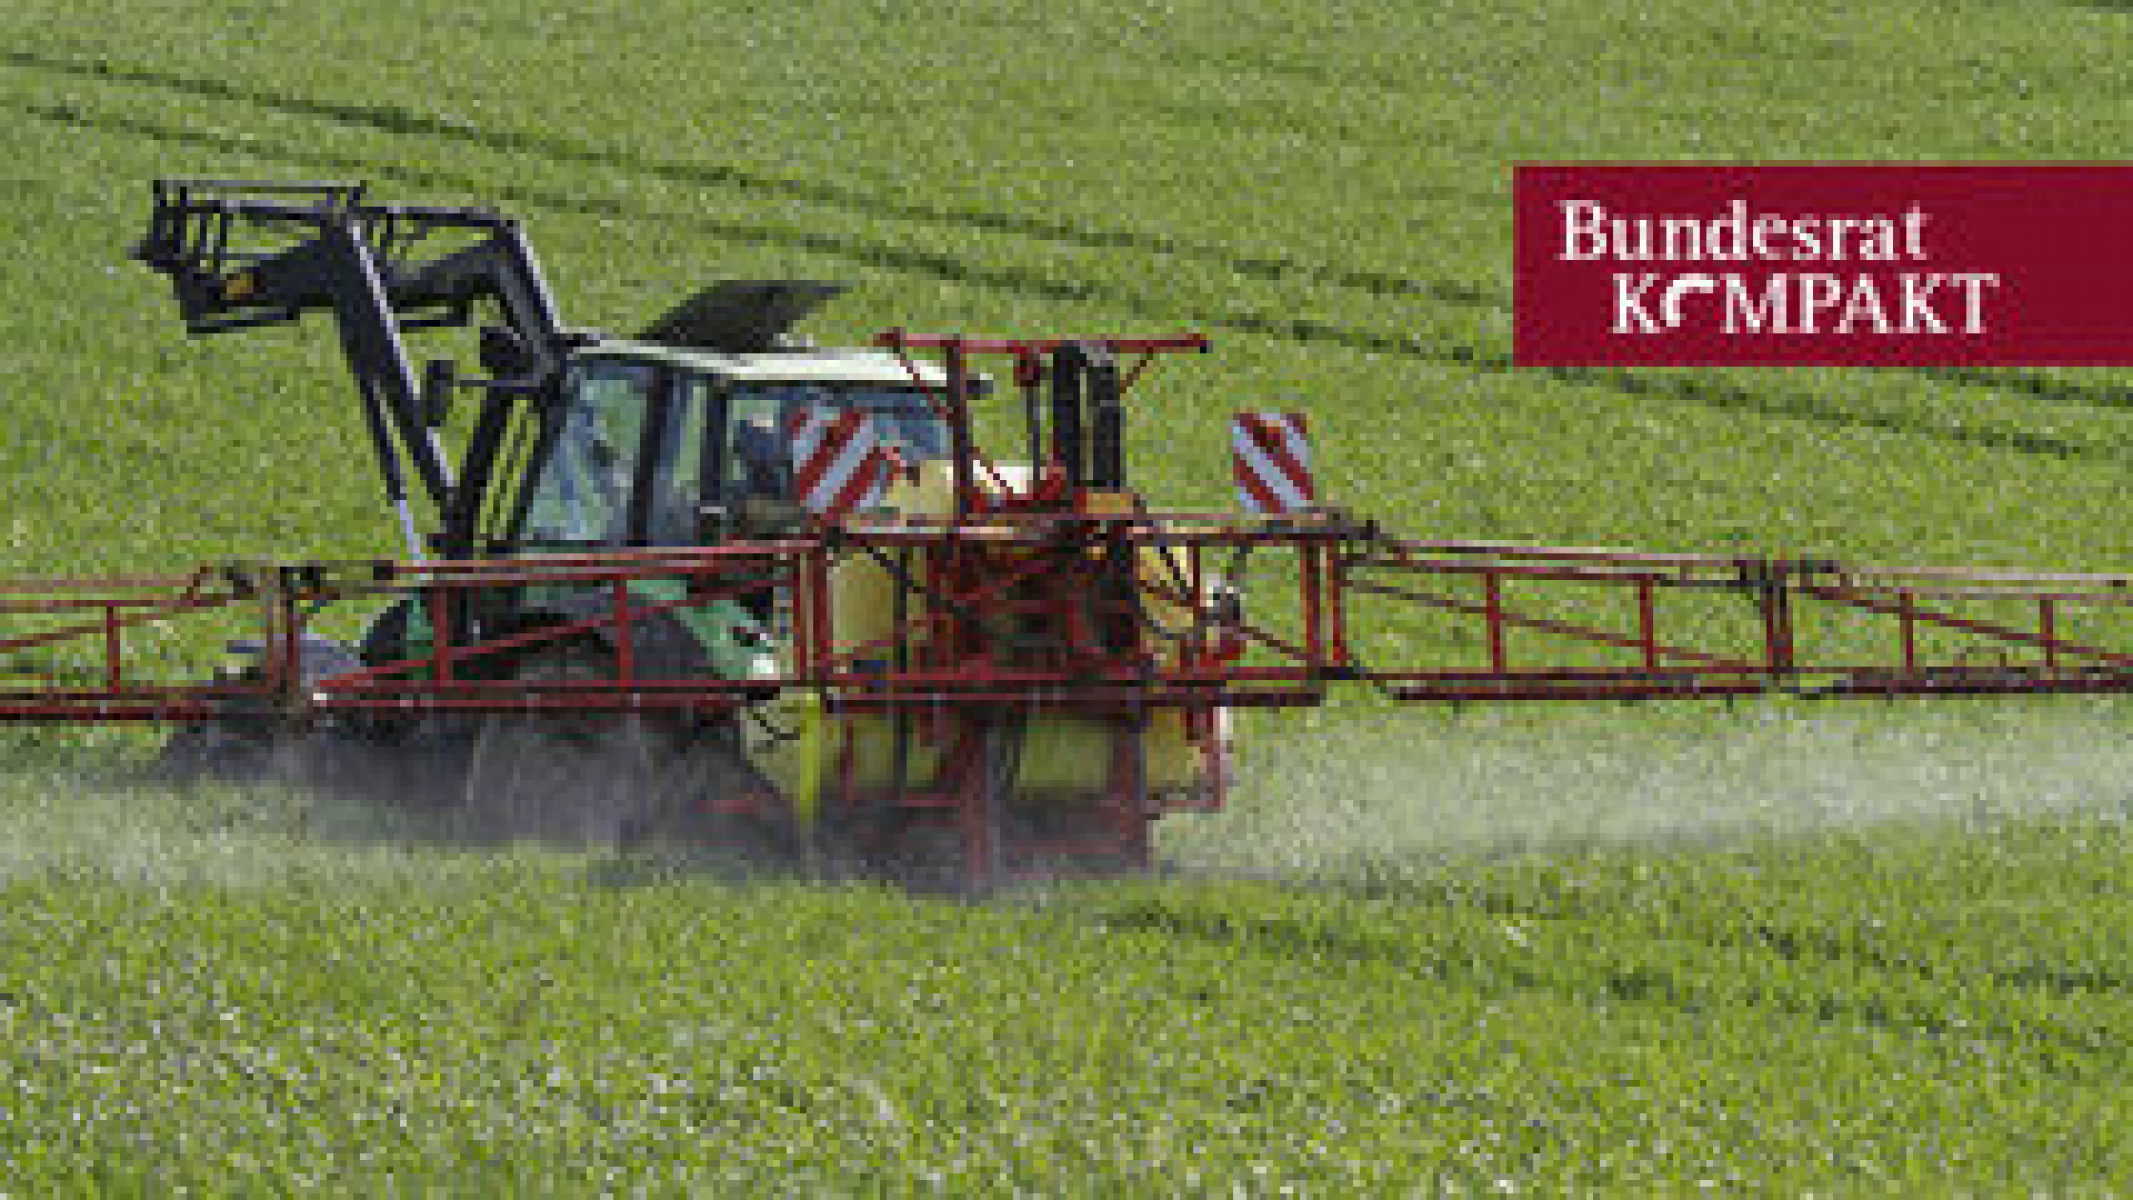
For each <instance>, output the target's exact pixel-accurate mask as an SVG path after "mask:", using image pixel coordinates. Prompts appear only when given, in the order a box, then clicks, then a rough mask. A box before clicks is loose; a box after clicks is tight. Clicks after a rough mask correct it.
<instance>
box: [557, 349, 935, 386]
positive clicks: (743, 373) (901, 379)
mask: <svg viewBox="0 0 2133 1200" xmlns="http://www.w3.org/2000/svg"><path fill="white" fill-rule="evenodd" d="M578 353H579V355H580V356H583V357H601V358H609V357H612V358H635V359H652V360H656V361H659V362H664V363H670V364H672V365H674V366H679V367H687V368H690V369H692V370H697V371H702V372H704V373H705V374H708V375H715V376H718V377H719V378H722V379H730V380H733V381H735V382H740V383H864V384H874V385H900V386H906V387H908V386H911V385H912V384H913V383H917V382H922V383H924V384H925V385H926V386H928V387H944V386H946V384H947V382H948V377H947V374H946V372H944V371H942V370H941V368H940V366H939V365H938V364H936V363H933V362H931V361H927V360H924V359H914V360H913V363H914V364H915V365H916V367H917V368H918V375H917V377H916V379H914V378H913V375H912V371H911V368H909V367H906V366H905V365H904V361H903V360H902V359H899V358H898V357H896V356H895V355H894V354H890V353H888V352H887V351H884V350H867V349H790V350H788V349H779V350H768V351H762V352H758V353H748V354H727V353H721V352H719V351H715V350H699V349H696V348H693V347H683V346H662V345H657V344H655V343H652V342H632V341H624V340H621V339H602V340H601V341H599V342H596V343H594V344H593V345H590V346H587V347H585V348H583V349H582V350H580V351H579V352H578Z"/></svg>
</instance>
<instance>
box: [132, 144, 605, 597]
mask: <svg viewBox="0 0 2133 1200" xmlns="http://www.w3.org/2000/svg"><path fill="white" fill-rule="evenodd" d="M440 231H442V232H447V233H456V234H458V235H460V237H461V238H462V239H471V240H466V241H465V244H462V245H460V246H459V247H457V248H455V249H451V250H449V251H447V252H444V253H441V254H437V255H435V256H433V257H429V258H426V259H424V258H417V257H416V256H415V255H414V253H413V251H414V248H415V246H416V244H417V243H418V242H420V241H422V240H423V239H424V238H426V237H428V236H429V235H431V234H433V233H437V232H440ZM135 257H137V258H139V259H140V260H141V261H143V262H145V263H147V264H148V265H149V266H150V267H151V268H152V269H154V270H156V271H158V272H160V273H162V274H164V275H166V276H168V277H169V279H170V280H171V285H172V289H173V291H174V293H175V295H176V298H177V301H178V307H179V311H180V312H181V314H182V315H183V316H184V318H185V323H186V328H187V330H188V331H190V332H192V333H194V334H196V335H205V334H212V333H224V332H230V331H234V330H239V329H249V328H253V327H256V326H261V325H274V324H285V323H289V322H294V321H296V320H298V319H300V318H301V317H302V316H303V315H304V314H305V313H307V312H314V311H323V312H330V313H332V314H333V316H334V318H335V323H336V326H337V328H338V330H339V335H340V340H341V348H342V352H343V354H344V356H345V357H346V359H347V362H348V366H349V371H350V373H351V374H352V375H353V376H354V378H355V382H356V388H357V391H358V393H359V395H360V396H361V399H362V403H363V410H364V417H365V420H366V422H367V424H368V426H369V430H370V435H371V441H372V444H373V448H374V449H375V451H376V454H377V457H378V463H379V470H380V473H381V474H382V476H383V477H384V482H385V486H386V491H387V494H388V497H389V499H390V500H391V502H392V504H393V506H394V508H395V510H396V511H397V512H398V514H399V517H400V521H401V524H402V527H403V531H404V533H405V534H406V537H407V539H408V543H409V548H410V551H411V553H412V554H414V555H415V556H416V557H421V556H422V549H421V545H420V539H419V538H417V537H416V535H415V532H414V527H413V518H412V516H411V514H410V513H409V511H408V507H407V501H406V488H405V484H404V483H403V476H404V474H405V473H406V472H404V471H403V468H402V465H401V459H400V455H401V453H403V452H404V454H405V455H406V459H407V462H408V463H409V464H410V465H411V466H412V473H413V474H414V476H415V478H416V479H417V480H418V481H419V482H420V484H421V486H422V488H423V490H424V492H425V494H426V495H427V496H428V497H429V499H430V501H431V503H432V504H433V505H434V506H435V508H436V510H437V511H438V512H439V513H440V514H443V515H444V517H445V521H446V533H447V543H448V545H447V553H451V552H453V550H452V546H451V545H450V544H449V543H453V542H457V541H463V540H464V533H465V528H466V526H467V525H468V521H467V520H466V514H468V513H471V512H472V511H473V510H474V509H475V508H476V506H477V502H478V499H479V497H478V496H476V495H455V492H454V488H453V482H452V470H451V465H450V464H449V463H448V462H447V460H446V457H445V454H444V451H443V448H442V446H441V444H440V443H439V441H438V439H437V437H436V434H435V433H434V431H433V430H432V428H431V425H432V424H433V423H434V421H435V414H433V413H432V412H430V411H429V406H428V405H427V404H426V403H425V401H424V396H423V391H422V385H421V382H420V379H419V377H418V375H417V372H416V370H415V367H414V364H413V362H412V361H411V359H410V357H409V355H408V351H407V346H406V344H405V342H404V339H403V334H404V333H405V332H406V331H409V330H416V329H423V328H432V327H443V326H465V325H468V324H470V323H471V322H472V320H473V313H474V311H475V309H476V307H477V305H478V304H480V303H482V302H484V301H486V302H489V303H492V304H493V305H494V306H495V308H496V310H497V312H499V313H500V314H501V316H502V319H503V322H504V324H503V326H502V327H501V332H500V333H499V334H497V335H495V337H494V338H493V339H485V346H486V345H488V344H490V342H491V341H494V342H496V343H497V345H498V349H499V353H498V354H497V355H495V356H494V359H495V363H494V365H495V366H496V368H497V373H498V374H504V375H508V376H509V378H504V379H495V380H489V381H485V382H486V384H487V386H488V387H489V388H490V393H489V396H488V398H487V402H486V403H485V404H484V406H483V411H482V414H481V418H480V420H479V422H478V423H477V427H476V429H475V433H474V436H473V437H472V439H470V442H469V455H468V458H469V461H468V462H467V463H464V464H462V466H463V467H464V468H465V470H466V473H467V475H468V476H469V482H470V483H471V484H472V486H473V488H474V489H475V490H476V491H478V490H479V489H480V488H481V487H482V486H485V481H486V479H487V477H488V470H487V467H488V463H487V461H486V458H487V456H489V455H491V454H493V451H494V447H495V443H496V441H497V436H496V435H497V432H498V431H499V430H500V429H501V427H502V425H503V423H504V420H505V416H506V410H507V406H508V404H509V403H510V395H511V394H512V393H522V392H531V391H535V390H537V389H538V388H539V386H540V385H541V384H542V382H544V381H545V380H547V379H549V378H552V377H553V376H554V375H555V373H556V372H557V370H558V368H559V365H560V363H561V361H562V356H563V347H564V344H565V340H566V339H565V335H564V333H563V332H562V329H561V325H560V322H559V321H558V319H557V314H556V306H555V300H554V297H553V296H552V295H551V294H550V292H549V290H548V285H547V282H546V280H545V279H544V278H543V276H542V274H541V271H540V267H539V264H538V263H537V262H536V261H535V259H534V256H533V252H532V249H531V247H530V246H529V245H528V244H527V243H526V241H525V238H524V236H523V235H522V233H521V232H520V230H519V228H518V225H517V223H516V222H514V221H512V220H511V219H509V218H507V217H504V216H501V215H499V214H497V213H494V212H490V211H488V210H484V209H464V208H411V207H387V206H382V205H373V204H367V203H365V202H364V201H363V196H362V188H361V186H360V185H343V184H317V183H308V184H258V183H229V182H217V181H200V180H159V181H157V183H156V185H155V207H154V211H153V213H152V215H151V217H150V221H149V228H148V234H147V236H146V237H145V238H144V239H143V240H142V242H141V244H140V246H139V247H138V248H137V249H136V251H135ZM491 357H492V356H491V355H490V354H488V353H486V352H485V354H484V358H485V359H489V358H491Z"/></svg>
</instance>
